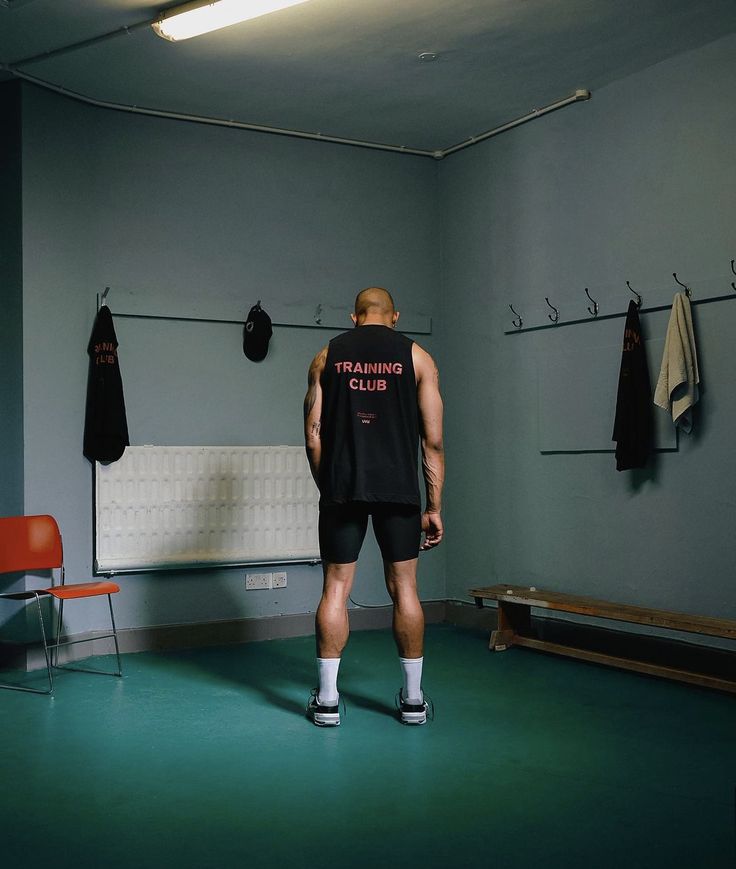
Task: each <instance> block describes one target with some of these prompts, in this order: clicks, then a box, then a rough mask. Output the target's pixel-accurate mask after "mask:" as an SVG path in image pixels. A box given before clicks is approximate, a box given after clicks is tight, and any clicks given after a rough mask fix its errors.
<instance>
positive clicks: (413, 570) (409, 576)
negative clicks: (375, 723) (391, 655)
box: [384, 558, 428, 724]
mask: <svg viewBox="0 0 736 869" xmlns="http://www.w3.org/2000/svg"><path fill="white" fill-rule="evenodd" d="M384 572H385V576H386V588H387V589H388V593H389V594H390V595H391V600H392V601H393V603H394V620H393V628H394V638H395V640H396V647H397V649H398V651H399V663H400V664H401V672H402V676H403V679H404V684H403V686H402V688H401V695H400V696H401V702H400V704H399V713H400V717H401V721H402V723H403V724H426V722H427V708H428V706H427V704H426V703H425V701H424V693H423V692H422V667H423V665H424V612H423V610H422V605H421V603H420V602H419V595H418V594H417V559H416V558H413V559H411V560H410V561H400V562H395V561H394V562H391V561H384Z"/></svg>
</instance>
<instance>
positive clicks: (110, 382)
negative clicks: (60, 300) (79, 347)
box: [84, 305, 130, 462]
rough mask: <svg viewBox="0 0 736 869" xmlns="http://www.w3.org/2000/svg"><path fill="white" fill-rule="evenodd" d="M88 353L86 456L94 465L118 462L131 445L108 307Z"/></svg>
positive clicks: (97, 323)
mask: <svg viewBox="0 0 736 869" xmlns="http://www.w3.org/2000/svg"><path fill="white" fill-rule="evenodd" d="M87 353H88V354H89V375H88V378H87V411H86V414H85V418H84V455H85V456H86V457H87V458H88V459H89V460H90V461H91V462H94V461H98V462H115V461H117V460H118V459H119V458H120V456H122V454H123V453H124V452H125V448H126V447H127V446H128V444H129V443H130V441H129V440H128V422H127V419H126V417H125V400H124V398H123V381H122V379H121V377H120V364H119V362H118V339H117V337H116V336H115V327H114V326H113V323H112V314H111V313H110V309H109V308H108V307H107V305H103V306H102V307H101V308H100V310H99V311H98V312H97V317H96V318H95V324H94V326H93V327H92V337H91V338H90V340H89V345H88V346H87Z"/></svg>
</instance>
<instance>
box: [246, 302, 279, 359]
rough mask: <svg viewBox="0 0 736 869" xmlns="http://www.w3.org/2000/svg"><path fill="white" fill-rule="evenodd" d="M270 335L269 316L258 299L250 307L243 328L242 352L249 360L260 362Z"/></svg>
mask: <svg viewBox="0 0 736 869" xmlns="http://www.w3.org/2000/svg"><path fill="white" fill-rule="evenodd" d="M271 335H273V329H272V328H271V318H270V317H269V316H268V314H267V313H266V312H265V311H264V310H263V308H262V307H261V303H260V301H258V302H256V303H255V305H253V307H252V308H251V309H250V311H249V313H248V319H247V320H246V321H245V327H244V328H243V353H245V355H246V356H247V357H248V359H250V360H251V362H261V361H262V360H263V359H265V358H266V354H267V353H268V342H269V341H270V340H271Z"/></svg>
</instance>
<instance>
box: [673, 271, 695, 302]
mask: <svg viewBox="0 0 736 869" xmlns="http://www.w3.org/2000/svg"><path fill="white" fill-rule="evenodd" d="M672 277H673V278H674V279H675V283H676V284H679V285H680V286H681V287H682V288H683V290H685V294H686V295H687V297H688V299H689V298H690V296H692V291H691V290H690V287H688V286H687V284H683V282H682V281H681V280H679V279H678V277H677V272H672Z"/></svg>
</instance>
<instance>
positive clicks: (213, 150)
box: [3, 37, 736, 630]
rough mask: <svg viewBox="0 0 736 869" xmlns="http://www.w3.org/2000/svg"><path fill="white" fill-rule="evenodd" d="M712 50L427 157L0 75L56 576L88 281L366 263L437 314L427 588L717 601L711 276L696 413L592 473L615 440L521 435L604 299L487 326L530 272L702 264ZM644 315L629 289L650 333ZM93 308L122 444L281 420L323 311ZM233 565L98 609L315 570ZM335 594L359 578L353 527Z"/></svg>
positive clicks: (720, 129)
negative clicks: (438, 376)
mask: <svg viewBox="0 0 736 869" xmlns="http://www.w3.org/2000/svg"><path fill="white" fill-rule="evenodd" d="M734 48H736V40H735V39H734V37H729V38H726V39H723V40H721V41H719V42H717V43H713V44H711V45H708V46H706V47H704V48H702V49H699V50H697V51H694V52H691V53H689V54H687V55H682V56H680V57H677V58H675V59H673V60H670V61H667V62H666V63H663V64H660V65H658V66H656V67H653V68H651V69H650V70H647V71H645V72H644V73H641V74H638V75H636V76H633V77H631V78H628V79H624V80H622V81H620V82H618V83H616V84H614V85H612V86H609V87H608V88H606V89H603V90H601V91H599V92H597V93H596V94H595V95H594V98H593V99H592V100H591V101H590V102H589V103H585V104H580V105H576V106H573V107H571V108H568V109H566V110H564V111H562V112H559V113H557V114H555V115H551V116H548V117H546V118H544V119H542V120H540V121H536V122H534V123H531V124H528V125H526V126H524V127H521V128H519V129H517V130H515V131H513V132H510V133H507V134H505V135H503V136H501V137H499V138H497V139H494V140H491V141H489V142H486V143H483V144H481V145H478V146H475V147H473V148H470V149H468V150H467V151H465V152H462V153H460V154H458V155H455V156H453V157H451V158H450V159H448V160H447V161H445V162H443V163H441V164H439V165H435V164H434V163H432V162H431V161H425V160H421V159H415V158H408V157H405V156H395V155H389V154H385V153H374V152H368V151H361V150H357V149H350V148H344V147H337V146H327V145H324V144H320V143H306V142H303V141H294V140H290V139H285V138H284V139H281V138H274V137H265V136H258V135H255V134H247V133H242V132H238V131H230V130H221V129H210V128H205V127H197V126H194V125H187V124H182V123H175V122H168V121H160V120H155V119H151V118H140V117H134V116H130V115H123V114H116V113H113V112H107V111H103V110H97V109H92V108H88V107H83V106H81V105H79V104H77V103H74V102H70V101H67V100H64V99H62V98H59V97H56V96H51V95H49V94H46V93H44V92H41V91H37V90H35V89H33V88H25V89H24V124H23V190H24V211H23V233H24V253H23V265H24V287H23V337H24V340H23V387H24V393H25V407H24V429H25V431H24V437H25V452H24V497H25V510H26V511H27V512H36V511H49V512H53V513H54V514H56V515H57V516H58V518H59V520H60V523H61V526H62V530H63V532H64V535H65V540H66V549H67V561H68V564H69V566H70V568H71V570H70V576H72V577H76V578H79V577H81V578H84V577H86V576H87V575H88V574H89V572H90V571H91V567H92V510H91V489H92V472H91V468H90V465H89V463H88V462H86V460H85V459H84V458H83V457H82V454H81V440H82V428H83V415H84V391H85V382H86V373H87V359H86V354H85V346H86V342H87V339H88V336H89V331H90V328H91V325H92V321H93V317H94V311H95V293H96V292H98V291H99V290H101V289H102V287H104V286H105V285H111V286H113V287H116V286H118V287H125V288H129V289H136V290H146V289H150V290H151V291H152V292H155V293H156V295H157V296H160V295H161V294H164V295H165V297H166V298H168V299H170V302H171V308H172V313H175V312H176V304H177V299H179V298H181V297H183V296H187V297H189V296H197V297H198V298H199V299H200V300H201V301H202V304H205V303H206V299H207V298H208V297H210V296H212V297H214V296H216V295H217V294H218V293H223V292H226V293H228V294H229V295H232V294H237V293H240V295H241V297H242V302H243V312H244V313H245V311H246V310H247V309H248V307H249V306H250V305H251V304H252V303H253V302H254V301H255V300H256V299H258V298H261V299H262V300H263V303H264V306H265V307H266V308H268V302H269V299H272V300H277V301H278V302H279V303H286V304H294V305H299V304H309V303H311V302H315V303H316V302H317V301H320V302H322V303H323V304H332V305H341V304H345V303H346V301H349V300H350V298H351V297H352V294H353V292H354V291H355V290H356V289H358V288H360V287H362V286H365V285H367V284H370V283H378V284H383V285H386V286H389V287H390V288H392V289H393V290H395V292H396V295H397V298H398V301H399V303H400V307H403V308H404V309H405V310H409V311H414V312H419V313H424V314H429V315H433V316H434V317H435V329H434V334H433V335H432V336H431V337H430V338H429V339H427V340H423V341H422V343H424V344H425V345H426V346H427V348H428V349H429V350H430V352H433V353H434V354H435V356H436V357H437V358H438V361H439V362H440V367H441V371H442V382H443V390H444V393H445V399H446V408H447V448H448V470H449V474H448V485H447V498H446V505H445V516H446V521H447V530H448V534H447V541H446V544H445V545H444V546H443V547H441V548H440V549H439V550H437V551H436V552H433V553H429V554H427V556H426V557H423V561H422V567H423V576H424V581H423V592H424V596H425V597H427V598H433V597H444V596H445V595H447V596H450V597H454V596H462V595H463V594H464V592H465V591H466V589H467V588H468V587H469V586H470V585H473V584H477V583H479V582H481V583H490V582H494V581H504V582H520V583H527V584H529V585H539V586H541V585H545V586H547V587H552V588H559V589H564V590H568V591H578V592H581V593H587V594H594V595H601V596H604V597H607V598H611V599H614V600H622V601H627V602H634V603H636V602H639V603H642V604H651V605H654V606H661V607H667V608H672V609H681V610H691V611H694V612H704V613H714V614H715V613H722V614H724V615H731V616H734V615H736V610H735V603H734V595H733V593H732V585H733V581H732V570H733V568H732V565H733V562H734V551H733V550H734V544H733V542H732V541H733V527H734V519H735V518H736V495H734V491H733V480H734V462H735V461H736V459H734V452H733V449H732V445H731V439H732V437H731V435H732V431H733V427H734V422H736V406H735V403H736V398H735V397H734V390H733V387H732V382H731V376H730V375H731V372H732V361H731V358H730V357H731V352H730V351H731V347H732V343H733V335H734V328H735V327H736V303H735V304H731V303H730V302H725V303H720V304H714V305H706V306H702V307H698V308H696V309H695V310H696V318H697V323H696V328H697V336H698V341H699V350H700V356H701V369H702V377H703V385H704V390H703V400H702V403H701V406H700V411H699V415H698V419H697V423H696V431H695V434H694V435H692V436H690V437H684V438H681V440H680V446H679V450H678V451H677V452H672V453H660V454H658V455H657V457H656V460H655V461H654V462H653V465H652V467H651V468H650V469H649V470H648V471H646V472H643V473H633V472H624V473H617V472H616V470H615V462H614V457H613V454H612V453H579V454H553V455H542V454H540V452H539V440H538V425H539V419H538V405H537V400H538V398H537V371H538V365H542V366H544V365H549V364H550V360H554V359H555V358H559V352H560V350H561V348H562V347H569V348H570V349H571V350H572V351H575V352H578V351H580V352H587V351H590V352H591V353H593V354H595V353H596V352H597V351H598V350H600V352H601V353H602V354H603V353H604V352H605V353H609V352H610V348H611V347H612V346H614V345H616V344H618V343H619V342H620V340H621V332H622V328H623V321H622V320H613V321H609V322H601V323H597V324H590V325H587V324H586V325H582V326H578V327H569V328H565V329H564V330H563V329H561V330H559V331H546V332H537V333H530V334H527V335H517V336H505V335H504V334H503V330H504V329H505V328H508V327H509V324H510V318H511V315H510V313H509V311H508V308H507V307H506V306H507V304H508V302H513V303H514V304H515V306H517V310H520V311H522V312H523V313H524V315H525V318H526V320H527V323H530V324H531V323H535V322H536V323H541V322H544V320H545V317H546V313H547V309H546V306H545V304H544V301H543V300H544V296H545V295H549V296H550V297H551V298H552V300H553V301H554V302H555V304H557V305H559V307H560V308H561V310H562V312H563V317H570V316H585V306H586V305H587V304H588V302H587V300H586V299H585V297H584V295H583V289H584V287H586V286H588V287H590V288H591V292H592V293H593V295H594V296H595V297H596V298H597V299H598V300H599V302H600V304H601V310H602V313H606V312H608V311H613V310H623V309H624V308H625V306H626V304H627V302H628V290H627V289H626V285H625V280H626V279H629V280H631V281H632V283H633V284H634V286H635V287H637V288H639V289H640V290H641V291H642V292H643V293H644V295H645V304H648V305H654V304H665V303H668V302H669V301H671V298H672V293H673V286H672V281H671V279H670V278H669V275H670V274H671V272H672V271H673V270H676V271H678V273H679V274H681V275H682V276H683V277H684V278H687V279H688V280H689V281H691V282H692V284H693V287H694V290H695V295H696V297H697V295H698V293H699V292H700V294H701V295H703V294H705V293H708V294H711V293H713V292H727V291H729V289H730V280H731V279H732V275H731V274H730V271H729V267H728V263H729V260H730V259H731V258H732V257H733V256H734V255H735V254H736V239H735V238H734V231H733V227H734V226H736V200H735V199H734V196H733V191H734V182H735V181H736V166H735V165H734V161H733V159H732V157H731V154H732V150H733V142H734V140H735V138H736V136H735V134H736V114H735V110H734V107H733V99H732V95H733V93H734V90H735V86H736V60H734V58H736V53H735V52H734ZM582 84H584V82H583V83H582ZM440 217H441V223H440ZM709 279H714V280H709ZM666 322H667V316H666V314H652V315H647V316H646V317H645V329H646V331H647V333H648V335H649V337H652V338H657V337H662V336H663V334H664V329H665V327H666ZM117 328H118V337H119V340H120V345H121V346H120V358H121V365H122V371H123V378H124V384H125V388H126V400H127V404H128V418H129V425H130V431H131V436H132V442H133V443H134V444H143V443H167V444H194V445H196V444H213V445H214V444H229V443H243V444H257V443H274V444H276V443H299V442H300V440H301V416H300V414H301V410H300V405H301V399H302V395H303V390H304V372H305V370H306V367H307V364H308V362H309V360H310V359H311V357H312V355H313V354H314V352H315V351H316V350H317V349H318V348H319V347H320V346H321V345H322V344H323V343H324V342H326V341H327V340H328V338H329V337H331V335H332V334H334V333H333V332H329V331H326V330H325V331H322V332H315V331H314V330H312V329H306V328H289V329H285V328H284V329H277V331H276V334H275V336H274V338H273V341H272V345H271V352H270V353H269V357H268V359H267V360H266V362H264V363H263V364H262V365H253V364H252V363H249V362H247V361H246V360H245V359H244V357H243V356H242V353H241V350H240V329H239V328H238V327H237V326H231V325H227V324H213V323H187V322H176V321H145V320H134V319H123V318H119V319H118V321H117ZM611 364H615V365H617V360H616V358H615V356H614V357H612V363H611ZM16 371H17V368H16ZM652 374H653V377H656V371H654V372H652ZM12 382H13V383H14V384H15V385H14V386H11V387H8V386H6V385H4V386H3V389H4V390H6V392H7V391H8V389H9V390H10V391H9V392H8V395H9V396H10V397H11V398H12V397H13V396H15V399H14V400H16V401H17V396H18V389H19V386H18V384H19V379H18V376H17V373H16V375H15V376H14V378H12ZM614 398H615V397H614V396H613V395H611V397H610V408H611V410H610V413H611V419H610V423H611V425H612V422H613V411H614ZM586 412H587V411H586V407H585V405H584V404H581V406H580V407H579V408H578V409H577V413H576V414H575V415H574V418H571V419H570V425H571V426H578V425H579V426H584V425H585V424H586ZM14 431H15V432H16V436H17V431H18V427H17V425H16V427H15V429H14ZM10 464H12V463H10ZM9 466H10V465H9ZM15 473H16V474H18V471H17V470H16V471H15ZM445 566H446V571H445ZM243 572H244V571H203V572H201V573H200V572H190V573H171V574H159V575H156V574H142V575H138V576H131V577H124V578H123V579H122V580H121V583H122V585H123V594H122V595H121V596H120V602H119V608H120V622H121V625H122V626H127V627H136V626H144V625H153V624H161V623H177V622H195V621H206V620H213V619H215V620H216V619H229V618H238V617H247V616H257V617H261V616H271V615H278V614H280V613H299V612H304V611H309V610H312V609H313V608H314V606H315V604H316V602H317V598H318V594H319V586H320V576H319V570H318V569H316V568H309V567H297V568H290V570H289V586H288V589H287V590H286V592H285V593H284V594H281V595H275V594H271V593H268V592H258V593H253V592H251V593H249V594H246V593H245V591H244V590H243V576H242V574H243ZM355 597H356V598H357V599H359V600H362V601H363V602H368V603H380V602H385V601H386V597H385V593H384V592H383V590H382V582H381V578H380V563H379V560H378V559H377V558H376V555H375V550H374V549H368V550H367V551H366V554H365V557H364V559H363V560H362V562H361V566H360V568H359V577H358V584H357V586H356V590H355ZM70 609H71V608H70ZM75 612H76V613H78V615H75V616H72V615H71V613H70V618H71V619H72V621H70V627H71V629H72V630H83V629H84V628H86V627H89V626H91V625H93V624H95V623H96V619H95V617H93V616H92V615H91V613H90V612H89V611H88V610H86V609H85V607H84V606H80V607H78V608H76V609H75Z"/></svg>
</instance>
